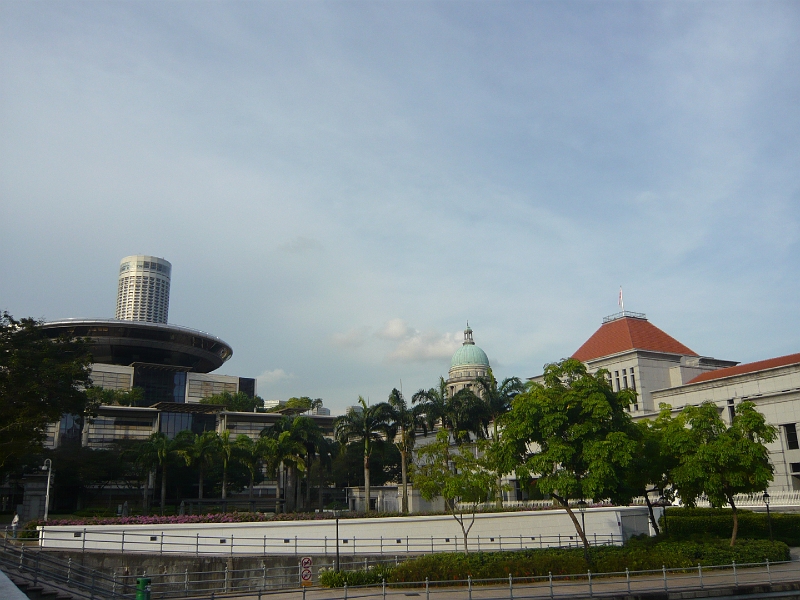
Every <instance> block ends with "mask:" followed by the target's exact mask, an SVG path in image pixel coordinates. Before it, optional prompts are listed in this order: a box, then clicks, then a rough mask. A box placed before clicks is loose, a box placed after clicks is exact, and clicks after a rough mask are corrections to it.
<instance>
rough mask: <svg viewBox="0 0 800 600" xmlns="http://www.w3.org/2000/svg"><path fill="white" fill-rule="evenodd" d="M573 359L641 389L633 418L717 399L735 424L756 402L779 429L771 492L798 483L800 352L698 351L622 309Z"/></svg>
mask: <svg viewBox="0 0 800 600" xmlns="http://www.w3.org/2000/svg"><path fill="white" fill-rule="evenodd" d="M572 358H575V359H578V360H580V361H581V362H583V363H585V364H586V366H587V367H588V369H589V371H590V372H596V371H598V370H599V369H606V370H607V371H608V373H609V377H610V379H611V385H612V387H613V389H614V391H619V390H621V389H632V390H634V391H636V392H637V395H638V400H639V401H638V402H637V403H636V404H634V405H633V406H632V407H631V412H632V416H633V418H634V419H649V418H655V417H656V416H657V415H658V411H659V405H660V404H662V403H664V404H669V405H670V406H671V407H672V409H673V411H674V412H676V413H677V412H679V411H680V410H681V409H683V408H684V407H685V406H690V405H699V404H702V403H703V402H714V403H715V404H716V405H717V406H718V408H719V411H720V414H721V415H722V418H723V419H724V420H725V421H726V422H727V423H730V422H731V421H732V419H733V416H734V411H735V407H736V405H738V404H739V403H741V402H744V401H752V402H754V403H755V405H756V408H757V409H758V410H759V412H761V413H762V414H763V415H764V416H765V417H766V419H767V421H768V422H769V423H771V424H773V425H775V426H776V427H778V430H779V436H778V439H777V440H776V441H775V442H774V443H772V444H769V445H768V449H769V452H770V459H771V461H772V464H773V466H774V467H775V478H774V480H773V483H772V485H771V486H770V488H769V492H770V494H773V493H777V492H790V491H793V490H800V443H798V436H797V426H798V423H800V354H791V355H788V356H782V357H778V358H772V359H768V360H763V361H758V362H754V363H749V364H739V363H737V362H735V361H730V360H719V359H715V358H710V357H705V356H700V355H698V354H697V353H696V352H694V351H693V350H691V349H690V348H688V347H687V346H685V345H684V344H682V343H681V342H679V341H678V340H676V339H675V338H673V337H672V336H670V335H668V334H667V333H665V332H663V331H662V330H660V329H659V328H658V327H656V326H654V325H653V324H652V323H650V322H649V321H648V320H647V317H646V316H645V315H643V314H640V313H631V312H626V311H623V312H621V313H617V314H615V315H611V316H609V317H606V318H605V319H603V322H602V325H601V326H600V328H599V329H598V330H597V331H596V332H595V333H594V334H593V335H592V336H591V337H590V338H589V339H588V340H587V341H586V342H585V343H584V344H583V345H582V346H581V347H580V348H578V350H577V351H576V352H575V353H574V354H573V355H572ZM531 379H532V380H533V381H537V380H541V376H539V377H534V378H531Z"/></svg>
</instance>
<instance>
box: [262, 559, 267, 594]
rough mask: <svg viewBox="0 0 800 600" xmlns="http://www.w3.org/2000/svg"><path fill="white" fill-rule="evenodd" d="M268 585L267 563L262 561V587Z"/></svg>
mask: <svg viewBox="0 0 800 600" xmlns="http://www.w3.org/2000/svg"><path fill="white" fill-rule="evenodd" d="M266 587H267V563H265V562H262V563H261V589H262V590H263V589H264V588H266Z"/></svg>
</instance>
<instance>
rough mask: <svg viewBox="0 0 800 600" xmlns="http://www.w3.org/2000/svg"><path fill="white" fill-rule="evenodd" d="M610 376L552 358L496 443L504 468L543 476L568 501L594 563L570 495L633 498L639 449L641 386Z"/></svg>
mask: <svg viewBox="0 0 800 600" xmlns="http://www.w3.org/2000/svg"><path fill="white" fill-rule="evenodd" d="M606 375H607V372H606V371H605V370H602V369H601V370H599V371H598V372H597V373H594V374H590V373H588V372H587V370H586V367H585V366H584V365H583V363H581V362H580V361H577V360H575V359H571V358H570V359H565V360H563V361H561V362H559V363H555V364H549V365H546V366H545V370H544V383H543V384H540V383H533V384H532V385H531V386H530V388H529V389H528V391H526V392H524V393H522V394H519V395H518V396H517V397H516V398H515V399H514V401H513V404H512V407H511V410H510V411H509V412H508V413H506V414H505V415H504V416H503V417H501V418H500V424H501V426H502V430H503V435H502V438H501V441H500V443H499V444H497V445H495V446H493V447H492V449H491V453H492V454H493V457H492V458H493V459H494V461H495V464H497V465H498V466H499V468H500V469H501V470H502V471H503V472H504V473H510V472H511V471H513V470H515V469H516V471H517V474H518V475H522V476H523V477H524V476H531V477H534V476H535V477H538V481H537V485H538V487H539V489H540V490H541V491H542V492H544V493H546V494H550V495H551V496H552V497H553V498H555V500H556V501H557V502H558V503H559V504H560V505H561V506H563V507H564V509H565V510H566V511H567V514H568V515H569V517H570V519H572V522H573V524H574V525H575V529H576V531H577V532H578V535H579V536H580V538H581V540H582V541H583V544H584V552H585V556H586V558H587V562H588V549H589V542H588V540H587V539H586V534H585V532H584V531H583V529H582V528H581V526H580V523H579V522H578V519H577V518H576V517H575V514H574V512H573V511H572V508H571V507H570V505H569V501H570V500H582V499H585V498H591V499H593V500H595V501H599V500H604V499H607V498H610V499H612V500H613V501H615V502H618V503H625V504H627V503H628V502H630V500H631V498H630V497H626V496H627V495H629V494H630V489H629V488H628V487H627V486H626V485H625V474H626V471H625V470H626V468H628V466H629V465H630V464H631V461H632V460H633V455H634V452H635V451H636V441H635V439H634V438H633V437H632V436H631V433H632V424H631V419H630V416H629V415H628V413H627V412H626V411H625V407H627V406H628V405H629V404H630V401H631V399H632V398H633V395H634V393H635V392H633V391H632V390H622V391H620V392H617V393H614V391H613V390H612V389H611V385H610V383H609V382H608V380H607V379H606Z"/></svg>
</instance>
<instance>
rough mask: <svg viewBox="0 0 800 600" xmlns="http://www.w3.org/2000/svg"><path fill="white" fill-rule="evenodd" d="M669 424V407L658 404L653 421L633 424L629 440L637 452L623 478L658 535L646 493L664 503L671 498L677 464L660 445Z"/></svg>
mask: <svg viewBox="0 0 800 600" xmlns="http://www.w3.org/2000/svg"><path fill="white" fill-rule="evenodd" d="M671 422H672V417H671V414H670V408H669V406H667V405H665V404H662V405H661V411H660V413H659V415H658V417H657V418H656V419H655V420H652V421H651V420H650V419H645V420H642V421H638V422H635V423H634V424H633V425H634V431H633V434H632V437H634V438H635V439H636V443H637V449H636V452H634V454H633V460H632V461H631V463H630V465H629V466H628V468H627V475H626V483H627V485H629V486H630V488H631V489H630V494H631V495H632V496H644V499H645V503H646V504H647V510H648V514H649V516H650V523H651V525H652V526H653V530H654V531H655V532H656V534H658V533H660V530H659V527H658V521H657V520H656V518H655V515H654V514H653V504H652V502H650V494H651V493H652V492H656V493H658V495H659V497H660V498H662V499H663V500H666V501H671V500H673V499H674V492H673V485H672V478H671V477H672V475H671V474H672V471H673V469H674V468H675V467H676V466H677V465H678V457H677V456H676V455H675V453H674V452H671V451H670V448H669V447H668V446H667V445H666V444H665V443H664V432H665V430H666V429H667V428H668V427H669V426H670V424H671Z"/></svg>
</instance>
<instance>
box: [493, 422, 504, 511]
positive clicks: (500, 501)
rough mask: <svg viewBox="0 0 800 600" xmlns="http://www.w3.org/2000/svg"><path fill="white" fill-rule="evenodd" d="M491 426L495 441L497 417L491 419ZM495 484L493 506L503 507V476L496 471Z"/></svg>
mask: <svg viewBox="0 0 800 600" xmlns="http://www.w3.org/2000/svg"><path fill="white" fill-rule="evenodd" d="M492 426H493V427H494V441H495V443H497V419H494V420H493V421H492ZM495 484H496V485H497V499H496V500H495V507H496V508H500V509H502V508H503V477H502V476H501V475H500V473H497V481H496V482H495Z"/></svg>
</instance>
